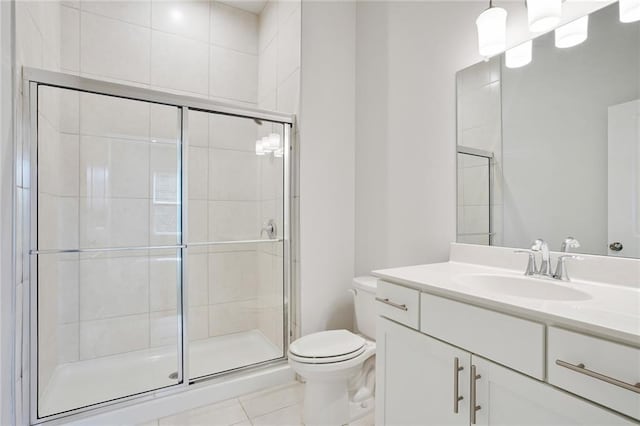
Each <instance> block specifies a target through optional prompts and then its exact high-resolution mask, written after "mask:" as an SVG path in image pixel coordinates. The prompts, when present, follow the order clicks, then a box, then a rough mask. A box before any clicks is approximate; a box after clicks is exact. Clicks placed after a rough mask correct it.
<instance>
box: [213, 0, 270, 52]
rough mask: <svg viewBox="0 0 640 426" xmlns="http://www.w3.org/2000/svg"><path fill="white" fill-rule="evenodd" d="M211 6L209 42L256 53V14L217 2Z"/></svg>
mask: <svg viewBox="0 0 640 426" xmlns="http://www.w3.org/2000/svg"><path fill="white" fill-rule="evenodd" d="M211 8H212V9H211V43H213V44H215V45H217V46H220V47H226V48H228V49H232V50H237V51H239V52H244V53H249V54H251V55H257V53H258V16H257V15H255V14H253V13H251V12H247V11H244V10H242V9H237V8H235V7H231V6H229V5H227V4H223V3H219V2H214V3H213V4H212V5H211ZM214 64H215V62H214Z"/></svg>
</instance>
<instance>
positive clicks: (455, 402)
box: [453, 357, 464, 414]
mask: <svg viewBox="0 0 640 426" xmlns="http://www.w3.org/2000/svg"><path fill="white" fill-rule="evenodd" d="M462 370H464V367H462V366H461V365H460V360H459V359H458V357H455V358H454V359H453V412H454V413H455V414H458V404H459V403H460V401H462V400H463V399H464V396H461V395H458V387H459V383H458V382H459V381H458V376H459V374H460V372H461V371H462Z"/></svg>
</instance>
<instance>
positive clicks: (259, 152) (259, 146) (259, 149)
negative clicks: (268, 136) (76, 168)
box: [256, 138, 266, 155]
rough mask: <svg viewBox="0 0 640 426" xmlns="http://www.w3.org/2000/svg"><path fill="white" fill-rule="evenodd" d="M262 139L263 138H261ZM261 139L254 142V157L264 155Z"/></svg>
mask: <svg viewBox="0 0 640 426" xmlns="http://www.w3.org/2000/svg"><path fill="white" fill-rule="evenodd" d="M262 139H264V138H262ZM262 139H258V140H257V141H256V155H265V154H266V151H265V149H264V143H263V142H262Z"/></svg>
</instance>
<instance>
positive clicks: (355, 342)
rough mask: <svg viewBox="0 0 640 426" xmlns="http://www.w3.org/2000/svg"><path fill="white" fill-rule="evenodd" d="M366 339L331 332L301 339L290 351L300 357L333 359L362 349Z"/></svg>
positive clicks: (290, 347)
mask: <svg viewBox="0 0 640 426" xmlns="http://www.w3.org/2000/svg"><path fill="white" fill-rule="evenodd" d="M365 343H366V341H365V340H364V338H362V337H360V336H358V335H356V334H353V333H352V332H350V331H347V330H329V331H321V332H318V333H313V334H309V335H307V336H304V337H301V338H299V339H298V340H296V341H295V342H293V343H291V346H289V351H290V352H291V353H292V354H294V355H297V356H299V357H306V358H333V357H337V356H340V355H346V354H349V353H352V352H356V351H358V350H359V349H362V348H363V347H364V345H365Z"/></svg>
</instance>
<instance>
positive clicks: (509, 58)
mask: <svg viewBox="0 0 640 426" xmlns="http://www.w3.org/2000/svg"><path fill="white" fill-rule="evenodd" d="M532 49H533V43H532V41H531V40H529V41H525V42H524V43H522V44H519V45H517V46H515V47H512V48H511V49H509V50H507V53H506V54H505V57H504V64H505V66H506V67H507V68H520V67H523V66H525V65H527V64H528V63H529V62H531V56H532V52H531V51H532Z"/></svg>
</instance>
